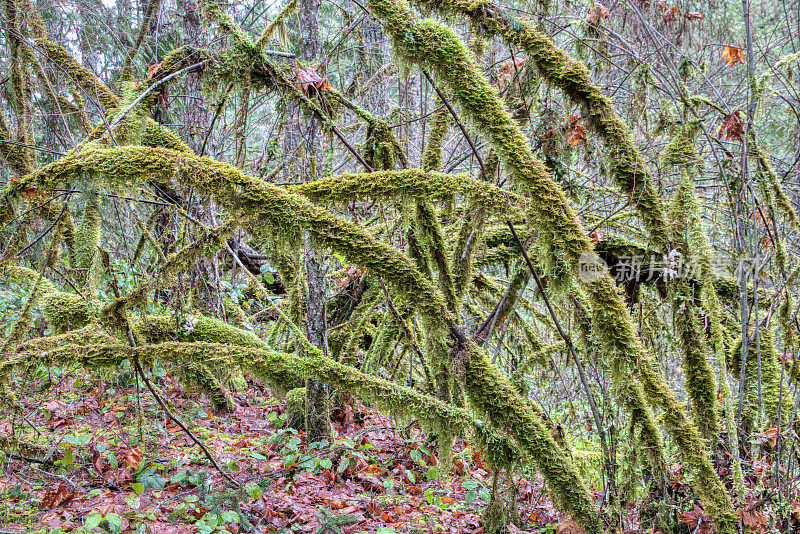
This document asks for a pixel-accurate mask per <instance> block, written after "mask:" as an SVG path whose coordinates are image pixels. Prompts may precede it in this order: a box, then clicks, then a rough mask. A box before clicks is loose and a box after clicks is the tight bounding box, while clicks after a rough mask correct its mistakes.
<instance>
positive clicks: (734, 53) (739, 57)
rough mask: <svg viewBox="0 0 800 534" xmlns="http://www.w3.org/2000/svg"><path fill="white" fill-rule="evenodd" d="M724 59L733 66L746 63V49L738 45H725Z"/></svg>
mask: <svg viewBox="0 0 800 534" xmlns="http://www.w3.org/2000/svg"><path fill="white" fill-rule="evenodd" d="M722 59H724V60H725V62H726V63H728V66H730V67H732V66H734V65H736V64H737V63H741V64H742V65H744V50H742V49H741V48H739V47H738V46H731V45H725V46H724V47H723V48H722Z"/></svg>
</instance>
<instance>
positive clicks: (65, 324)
mask: <svg viewBox="0 0 800 534" xmlns="http://www.w3.org/2000/svg"><path fill="white" fill-rule="evenodd" d="M0 277H7V278H11V279H14V280H19V281H22V282H27V283H29V284H36V283H37V282H36V280H37V279H38V278H39V273H38V272H36V271H34V270H33V269H28V268H27V267H21V266H18V265H3V266H0ZM38 293H39V298H38V303H39V306H40V308H41V310H42V314H43V315H44V317H45V319H47V322H48V323H49V324H50V327H51V328H52V329H53V331H54V332H55V333H63V332H67V331H69V330H73V329H76V328H81V327H82V326H85V325H87V324H89V322H90V321H91V320H92V319H93V317H94V314H95V310H94V308H93V307H92V306H91V305H90V304H89V303H88V302H87V301H85V300H84V299H83V298H82V297H81V296H80V295H77V294H75V293H67V292H65V291H59V290H58V289H57V288H56V287H55V286H54V285H53V283H52V282H50V281H49V280H47V279H46V278H43V279H42V280H41V281H40V282H38Z"/></svg>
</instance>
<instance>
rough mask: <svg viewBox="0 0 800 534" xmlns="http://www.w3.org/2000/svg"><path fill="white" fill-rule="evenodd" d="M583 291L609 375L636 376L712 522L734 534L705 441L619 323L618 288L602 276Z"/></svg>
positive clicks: (631, 331)
mask: <svg viewBox="0 0 800 534" xmlns="http://www.w3.org/2000/svg"><path fill="white" fill-rule="evenodd" d="M585 288H586V291H587V293H589V295H590V296H591V297H592V300H593V301H594V302H596V303H603V305H602V306H593V308H592V320H593V322H594V325H595V327H596V329H597V330H598V331H599V332H601V333H602V336H600V341H601V343H602V344H603V347H602V349H603V350H604V351H605V352H606V353H607V354H612V355H614V356H615V358H614V367H615V369H614V372H615V373H619V374H620V375H622V376H638V377H639V380H641V384H642V386H643V388H644V394H645V397H646V399H647V401H648V402H649V403H650V404H652V405H653V406H656V407H658V408H661V409H662V410H663V415H662V418H663V421H664V424H665V426H666V427H667V429H668V430H669V432H670V434H671V435H672V438H673V440H674V442H675V445H676V447H677V449H678V453H679V455H680V457H681V459H682V460H683V462H684V465H685V466H686V467H687V468H689V469H688V472H689V473H690V475H691V477H692V481H693V485H694V488H695V491H696V492H697V494H698V496H700V498H701V500H702V502H703V506H704V509H705V510H706V512H708V513H709V514H710V515H711V516H712V517H713V518H714V521H715V523H716V524H717V528H718V529H719V531H720V532H723V533H734V532H736V522H737V520H736V516H735V514H734V513H733V505H732V503H731V500H730V497H729V495H728V493H727V491H726V490H725V487H724V486H723V484H722V481H721V480H720V479H719V476H718V475H717V472H716V470H715V469H714V466H713V465H712V464H711V461H710V460H709V457H708V448H707V447H706V446H705V440H703V439H702V437H701V436H700V433H699V431H698V429H697V427H696V426H695V425H694V424H693V423H692V421H691V420H690V419H689V418H688V416H687V414H686V410H685V408H684V407H683V406H682V405H681V403H680V402H679V401H678V400H677V399H676V398H675V396H674V394H673V393H672V391H670V389H669V387H668V386H667V384H666V382H665V380H664V377H663V375H662V374H661V370H660V369H659V367H658V365H657V364H656V362H655V361H654V360H653V358H652V357H651V356H650V355H648V354H647V352H646V351H645V349H644V347H642V345H641V341H640V340H639V338H638V337H637V336H636V330H635V327H634V326H633V323H632V322H631V321H630V320H627V321H621V320H620V318H621V317H625V315H626V311H625V309H624V306H625V304H624V303H623V301H622V299H621V298H620V295H619V289H617V288H616V287H614V285H613V284H612V282H611V280H610V279H608V278H607V277H606V278H602V279H600V280H598V281H596V282H593V283H591V284H586V285H585Z"/></svg>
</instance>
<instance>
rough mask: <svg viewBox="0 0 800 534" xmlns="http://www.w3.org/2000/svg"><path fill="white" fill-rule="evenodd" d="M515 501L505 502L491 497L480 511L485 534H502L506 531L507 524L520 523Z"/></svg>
mask: <svg viewBox="0 0 800 534" xmlns="http://www.w3.org/2000/svg"><path fill="white" fill-rule="evenodd" d="M514 504H516V503H511V504H506V503H505V502H503V501H502V500H500V499H492V500H491V501H489V504H487V505H486V508H484V509H483V512H482V513H481V524H482V525H483V530H484V531H485V532H486V534H502V533H503V532H507V531H508V529H507V528H506V527H507V526H508V525H518V524H519V523H520V518H519V513H518V512H517V509H516V506H515V505H514Z"/></svg>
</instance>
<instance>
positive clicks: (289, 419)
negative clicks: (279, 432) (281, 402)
mask: <svg viewBox="0 0 800 534" xmlns="http://www.w3.org/2000/svg"><path fill="white" fill-rule="evenodd" d="M286 425H287V426H289V427H290V428H294V429H296V430H303V429H304V428H305V425H306V388H294V389H292V390H289V392H288V393H287V394H286Z"/></svg>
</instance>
